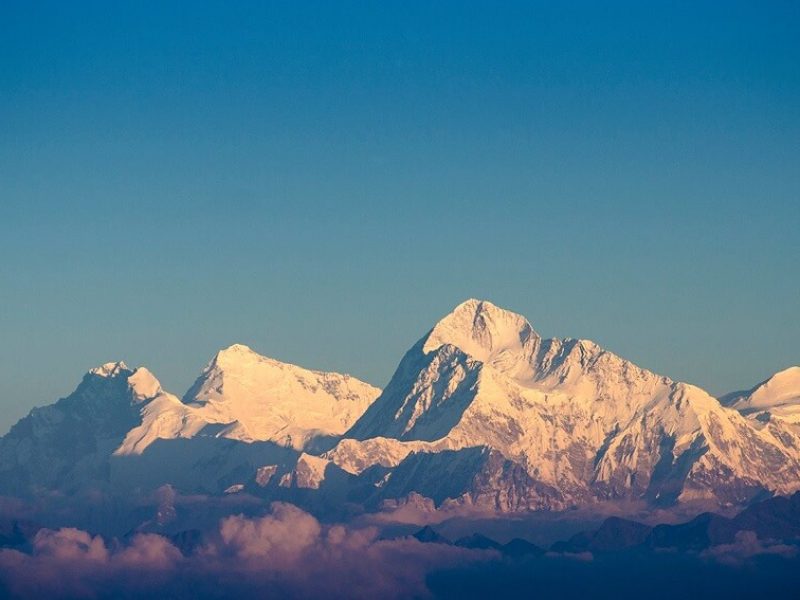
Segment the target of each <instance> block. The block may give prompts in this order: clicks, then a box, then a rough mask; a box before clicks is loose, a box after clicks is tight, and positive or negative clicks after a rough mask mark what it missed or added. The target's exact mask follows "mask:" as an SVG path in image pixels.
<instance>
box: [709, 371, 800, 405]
mask: <svg viewBox="0 0 800 600" xmlns="http://www.w3.org/2000/svg"><path fill="white" fill-rule="evenodd" d="M720 401H721V402H722V403H723V404H725V405H726V406H731V407H733V408H735V409H737V410H743V411H750V410H756V409H767V408H774V407H778V406H782V405H785V404H797V403H800V366H795V367H789V368H788V369H784V370H783V371H778V372H777V373H775V374H774V375H773V376H772V377H770V378H769V379H767V380H765V381H762V382H761V383H759V384H758V385H757V386H755V387H754V388H753V389H751V390H749V391H747V392H734V393H732V394H728V395H727V396H723V397H722V398H720Z"/></svg>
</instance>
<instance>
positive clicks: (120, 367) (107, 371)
mask: <svg viewBox="0 0 800 600" xmlns="http://www.w3.org/2000/svg"><path fill="white" fill-rule="evenodd" d="M131 372H132V371H131V370H130V369H129V368H128V365H126V364H125V363H124V362H122V361H121V360H120V361H117V362H107V363H105V364H104V365H101V366H99V367H95V368H94V369H89V375H95V376H96V377H117V376H119V375H121V374H125V375H128V374H130V373H131Z"/></svg>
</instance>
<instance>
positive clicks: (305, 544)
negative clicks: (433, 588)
mask: <svg viewBox="0 0 800 600" xmlns="http://www.w3.org/2000/svg"><path fill="white" fill-rule="evenodd" d="M208 538H209V539H208V540H207V541H206V542H205V543H204V544H203V545H201V546H200V548H199V549H198V550H197V551H196V552H194V553H193V554H191V555H190V556H184V555H183V554H182V553H181V552H180V551H179V550H178V548H177V547H175V546H174V545H173V544H172V543H170V541H169V540H168V539H166V538H165V537H162V536H159V535H155V534H141V535H137V536H135V537H134V538H133V539H132V540H131V541H130V542H129V543H127V544H124V545H121V544H119V543H118V542H110V543H109V542H107V541H106V540H104V539H103V538H101V537H100V536H92V535H91V534H89V533H87V532H85V531H81V530H78V529H72V528H65V529H59V530H48V529H43V530H41V531H40V532H39V533H38V534H37V535H36V537H35V539H34V540H33V549H32V552H31V553H30V554H25V553H22V552H18V551H15V550H1V551H0V582H2V583H3V584H4V585H5V586H6V587H7V590H8V592H9V593H11V594H13V595H17V596H22V597H42V596H47V597H107V596H118V597H124V596H138V595H148V594H151V595H152V594H157V595H169V596H172V597H203V596H205V597H221V596H226V595H238V596H240V597H255V596H263V595H264V594H266V593H272V594H275V595H282V596H290V597H299V598H303V597H307V598H312V597H319V596H322V595H324V596H326V597H342V598H343V597H349V598H370V597H383V598H393V597H401V596H402V597H407V596H415V597H425V596H428V595H429V591H428V588H427V585H426V576H427V575H428V573H430V572H431V571H432V570H434V569H439V568H456V567H461V566H466V565H469V564H471V563H473V562H475V561H484V560H487V559H491V558H492V557H493V556H494V554H493V553H491V552H485V551H475V550H467V549H463V548H456V547H452V546H445V545H440V544H422V543H420V542H418V541H417V540H415V539H413V538H401V539H394V540H381V539H379V538H378V530H377V529H375V528H369V527H367V528H358V529H352V528H348V527H345V526H342V525H332V526H328V525H322V524H321V523H320V522H319V521H318V520H317V519H315V518H314V517H313V516H311V515H309V514H308V513H306V512H304V511H302V510H300V509H299V508H297V507H295V506H293V505H290V504H284V503H275V504H273V505H272V506H271V511H270V513H269V514H267V515H265V516H263V517H260V518H255V519H251V518H246V517H244V516H232V517H227V518H225V519H223V520H222V521H221V522H220V524H219V527H218V528H217V530H216V531H214V532H213V533H212V534H211V535H209V536H208ZM0 591H2V590H0Z"/></svg>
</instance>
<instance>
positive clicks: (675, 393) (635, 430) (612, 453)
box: [329, 300, 800, 510]
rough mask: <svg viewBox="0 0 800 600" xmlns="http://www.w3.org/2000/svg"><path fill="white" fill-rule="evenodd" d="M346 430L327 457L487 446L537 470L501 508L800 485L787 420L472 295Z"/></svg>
mask: <svg viewBox="0 0 800 600" xmlns="http://www.w3.org/2000/svg"><path fill="white" fill-rule="evenodd" d="M773 387H774V386H773ZM784 387H785V386H784ZM345 437H346V438H353V439H352V440H343V441H342V442H340V444H339V445H338V446H337V447H336V448H335V449H334V450H333V451H331V452H330V453H329V456H330V457H331V459H332V460H333V461H334V462H336V463H337V464H340V465H343V468H345V469H348V468H349V469H356V470H364V469H365V468H367V467H368V463H369V461H371V460H372V461H374V463H375V464H381V465H384V466H387V465H392V464H395V463H396V464H398V465H399V466H397V468H396V470H397V471H400V470H402V469H404V464H405V463H406V461H409V460H414V461H418V460H420V459H419V458H418V457H416V455H413V454H411V453H412V452H419V451H423V452H434V453H435V452H441V451H455V450H460V449H465V448H470V447H475V446H482V447H487V448H490V449H492V450H493V451H496V452H498V453H499V454H500V455H502V456H503V457H504V458H505V460H508V461H511V462H512V463H513V464H514V465H516V467H517V468H520V469H522V471H523V472H524V473H525V474H526V477H527V478H529V479H530V481H529V482H527V483H526V484H525V486H523V487H524V489H526V490H528V491H526V492H524V493H522V495H523V496H524V495H525V494H529V496H528V497H527V498H526V499H522V500H520V494H521V492H519V491H517V492H515V493H514V494H510V495H507V497H505V498H503V497H502V494H500V495H499V496H497V495H496V497H497V498H499V499H498V500H497V501H496V502H497V504H498V507H499V508H500V509H502V510H518V509H519V507H522V506H525V505H526V503H527V504H528V505H530V506H538V507H547V508H565V507H568V506H580V505H585V504H587V503H589V502H592V501H595V500H598V499H601V500H612V499H620V498H626V499H635V500H645V501H647V502H649V503H652V504H657V505H670V504H673V503H675V502H677V501H696V500H702V501H711V502H717V503H722V504H731V503H745V502H747V501H749V500H750V499H751V498H753V497H755V496H756V495H757V494H759V493H760V492H763V490H769V491H771V492H777V493H788V492H791V491H793V490H795V489H798V487H800V466H798V460H797V458H798V452H797V448H798V443H797V439H796V436H795V434H794V433H793V432H792V431H790V430H788V429H787V428H786V427H781V426H780V424H771V425H770V426H769V427H754V426H753V425H752V423H751V422H749V420H747V419H744V418H743V417H742V416H741V415H740V414H739V413H737V412H736V411H733V410H729V409H727V408H725V407H723V406H721V405H720V403H719V402H718V401H717V400H716V399H714V398H712V397H710V396H709V395H708V394H706V393H705V392H704V391H703V390H701V389H699V388H696V387H693V386H688V385H685V384H681V383H675V382H673V381H671V380H669V379H668V378H666V377H662V376H659V375H656V374H654V373H652V372H650V371H647V370H645V369H641V368H640V367H637V366H636V365H634V364H633V363H631V362H629V361H626V360H625V359H622V358H620V357H619V356H616V355H614V354H613V353H610V352H608V351H606V350H604V349H603V348H601V347H600V346H598V345H597V344H595V343H593V342H590V341H586V340H574V339H566V340H559V339H550V340H543V339H542V338H541V337H540V336H539V335H538V334H536V332H535V331H534V330H533V328H532V327H531V326H530V324H529V323H528V322H527V321H526V320H525V319H524V318H523V317H521V316H520V315H516V314H514V313H511V312H509V311H505V310H503V309H500V308H498V307H496V306H494V305H492V304H490V303H488V302H485V301H477V300H469V301H467V302H465V303H463V304H461V305H459V306H458V307H456V308H455V310H454V311H453V312H452V313H451V314H449V315H447V316H446V317H445V318H444V319H442V320H441V321H440V322H439V323H438V324H437V325H436V326H435V327H434V328H433V329H432V330H431V331H430V332H429V333H428V334H427V335H426V336H424V337H423V338H422V339H421V340H420V341H419V342H418V343H417V344H415V345H414V347H413V348H412V349H411V350H410V351H409V352H408V353H407V354H406V356H405V357H404V358H403V360H402V362H401V363H400V366H399V367H398V369H397V372H396V373H395V375H394V376H393V378H392V380H391V381H390V383H389V385H388V386H387V387H386V389H385V390H384V392H383V394H381V396H380V397H379V398H378V399H377V400H376V401H375V403H374V404H373V405H372V406H371V407H370V408H369V409H368V410H367V411H366V413H365V414H364V416H363V417H362V418H361V419H359V421H358V422H357V423H356V424H355V425H354V426H353V428H352V429H351V430H350V431H349V432H348V433H347V434H346V436H345ZM389 440H393V441H389ZM404 455H405V456H406V457H407V458H402V457H403V456H404ZM398 459H400V460H401V462H399V463H397V460H398ZM483 471H484V467H483V466H481V467H480V468H478V467H476V470H475V472H474V473H473V477H474V478H475V479H474V481H476V482H477V481H478V476H479V473H480V472H483ZM419 477H421V478H422V477H423V476H422V474H420V475H419ZM470 481H473V480H472V479H471V480H470ZM494 481H495V482H496V484H497V485H505V484H508V480H505V479H502V478H499V479H498V478H495V479H494ZM501 481H502V482H505V483H501ZM419 485H420V486H421V487H426V489H427V487H429V484H427V483H426V484H424V485H423V484H422V483H420V484H419ZM474 485H476V486H477V483H476V484H474ZM405 487H406V488H408V489H411V488H413V485H411V484H407V485H406V486H405ZM387 489H393V488H392V487H391V486H390V487H389V488H387ZM477 489H478V488H477V487H475V488H471V490H470V491H471V492H472V493H473V496H474V495H475V492H476V490H477ZM515 489H517V490H519V489H520V488H519V486H517V488H515ZM543 490H544V492H543ZM416 491H419V492H420V493H422V492H421V491H420V490H416ZM438 495H440V494H438ZM478 496H480V494H478Z"/></svg>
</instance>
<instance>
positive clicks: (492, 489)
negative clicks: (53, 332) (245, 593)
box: [0, 300, 800, 513]
mask: <svg viewBox="0 0 800 600" xmlns="http://www.w3.org/2000/svg"><path fill="white" fill-rule="evenodd" d="M163 486H170V488H171V489H173V490H175V491H176V492H177V493H180V494H185V495H192V494H205V495H209V496H213V497H219V498H221V499H225V498H231V497H241V498H254V499H262V500H268V499H283V500H290V501H292V502H295V503H298V504H300V505H303V506H306V507H312V508H313V507H317V508H319V507H326V508H327V509H328V510H334V511H346V512H348V513H352V512H361V511H374V510H379V509H385V510H389V509H397V508H399V507H403V506H409V505H413V506H414V507H416V508H417V509H423V510H428V511H435V510H477V511H490V512H500V513H516V512H527V511H567V510H572V509H580V510H585V511H593V510H597V511H599V510H601V509H600V507H602V506H608V505H613V506H616V507H618V511H622V512H624V511H626V510H633V508H629V507H636V510H639V509H641V508H642V507H644V508H646V509H650V510H688V511H692V510H695V512H697V513H699V512H701V510H707V509H713V508H723V509H725V508H734V507H738V508H742V507H746V506H748V505H750V504H752V503H753V502H754V501H757V500H762V499H764V498H768V497H771V496H774V495H790V494H792V493H794V492H796V491H798V490H800V367H796V366H795V367H791V368H789V369H786V370H784V371H781V372H779V373H776V374H775V375H774V376H772V377H770V378H769V379H767V380H766V381H764V382H763V383H760V384H758V385H756V386H755V387H754V388H752V389H751V390H747V391H741V392H734V393H731V394H728V395H726V396H723V397H721V398H715V397H712V396H711V395H710V394H708V393H707V392H705V391H704V390H702V389H701V388H699V387H696V386H693V385H689V384H686V383H681V382H676V381H673V380H671V379H669V378H668V377H665V376H662V375H658V374H656V373H652V372H650V371H648V370H646V369H643V368H640V367H638V366H636V365H635V364H633V363H632V362H630V361H628V360H625V359H623V358H621V357H619V356H617V355H615V354H613V353H612V352H609V351H607V350H605V349H604V348H602V347H600V346H599V345H597V344H595V343H593V342H591V341H588V340H580V339H555V338H554V339H544V338H542V337H541V336H539V334H537V333H536V331H535V330H534V329H533V327H532V326H531V325H530V323H529V322H528V321H527V320H526V319H525V318H524V317H522V316H521V315H518V314H516V313H513V312H510V311H507V310H504V309H501V308H499V307H497V306H495V305H493V304H491V303H490V302H487V301H479V300H467V301H466V302H464V303H462V304H460V305H459V306H457V307H456V308H455V309H454V310H453V311H452V312H451V313H450V314H448V315H446V316H445V317H444V318H443V319H441V320H440V321H439V322H438V323H436V324H435V325H434V327H433V328H432V329H431V330H430V331H429V332H427V333H426V334H425V335H423V336H422V338H421V339H420V340H419V341H418V342H417V343H416V344H414V345H413V346H412V347H411V349H410V350H409V351H408V352H407V353H406V354H405V356H404V357H403V358H402V360H401V361H400V363H399V365H398V367H397V370H396V371H395V373H394V375H393V376H392V378H391V380H390V381H389V383H388V384H387V386H386V387H385V389H383V390H380V389H377V388H375V387H373V386H371V385H369V384H367V383H365V382H362V381H359V380H358V379H356V378H355V377H352V376H349V375H341V374H337V373H324V372H319V371H311V370H307V369H304V368H301V367H298V366H295V365H290V364H286V363H282V362H279V361H277V360H273V359H270V358H266V357H263V356H260V355H259V354H257V353H256V352H254V351H253V350H251V349H250V348H248V347H246V346H242V345H234V346H231V347H229V348H226V349H224V350H221V351H220V352H219V353H218V354H217V355H216V356H215V357H214V358H213V359H212V360H211V361H210V362H209V363H208V365H207V366H206V367H205V369H203V371H202V373H201V374H200V376H199V377H198V378H197V380H196V382H195V383H194V385H192V387H191V388H190V389H189V390H188V391H187V392H186V393H185V394H184V395H183V396H182V397H180V398H179V397H178V396H176V395H173V394H171V393H169V392H167V391H165V390H164V389H162V386H161V384H160V383H159V382H158V380H157V379H156V377H155V376H154V375H153V374H152V373H151V372H150V371H149V370H148V369H146V368H144V367H139V368H136V369H131V368H129V367H127V366H126V365H125V364H124V363H122V362H112V363H107V364H105V365H102V366H101V367H97V368H94V369H91V370H90V371H89V372H88V373H87V374H86V375H85V376H84V378H83V380H82V381H81V383H80V384H79V385H78V387H77V389H76V390H75V391H74V392H73V393H72V394H71V395H69V396H68V397H66V398H63V399H61V400H58V401H57V402H56V403H55V404H52V405H49V406H45V407H42V408H35V409H33V410H32V411H31V412H30V414H28V415H27V416H26V417H24V418H23V419H21V420H20V421H19V422H18V423H17V424H15V425H14V426H13V427H12V428H11V430H10V431H9V432H8V433H7V434H6V435H5V436H3V437H2V438H1V439H0V494H3V495H6V496H14V497H19V498H36V499H37V500H39V501H42V502H44V501H45V500H44V499H46V498H59V499H61V500H59V501H63V499H64V498H70V497H85V496H86V495H87V494H89V493H93V494H104V495H106V496H108V497H114V498H128V499H130V498H133V497H136V496H137V495H138V496H145V495H147V494H152V493H154V491H155V490H158V489H160V488H162V487H163Z"/></svg>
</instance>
